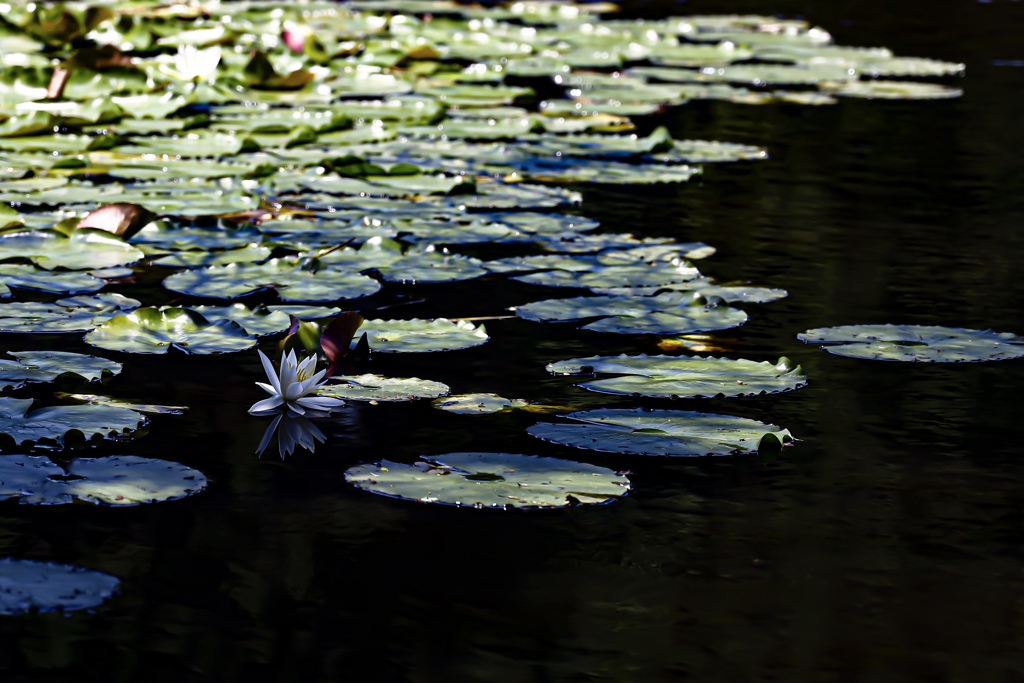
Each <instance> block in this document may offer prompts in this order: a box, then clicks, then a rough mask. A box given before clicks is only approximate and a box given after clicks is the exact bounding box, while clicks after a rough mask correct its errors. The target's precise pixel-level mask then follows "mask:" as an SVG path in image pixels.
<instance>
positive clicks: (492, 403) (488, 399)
mask: <svg viewBox="0 0 1024 683" xmlns="http://www.w3.org/2000/svg"><path fill="white" fill-rule="evenodd" d="M525 405H528V404H527V403H526V401H522V400H519V399H511V400H510V399H507V398H504V397H502V396H498V395H497V394H459V395H457V396H448V397H446V398H439V399H437V400H435V401H434V407H435V408H440V409H441V410H446V411H448V412H449V413H458V414H460V415H481V414H489V413H500V412H502V411H505V410H509V409H511V408H521V407H523V406H525Z"/></svg>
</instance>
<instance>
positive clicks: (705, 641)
mask: <svg viewBox="0 0 1024 683" xmlns="http://www.w3.org/2000/svg"><path fill="white" fill-rule="evenodd" d="M627 9H628V12H629V13H631V14H635V15H646V16H659V15H664V14H666V13H733V12H763V13H778V14H780V15H784V16H803V17H806V18H807V19H809V20H811V21H812V22H814V23H816V24H819V25H821V26H823V27H825V28H826V29H828V30H830V31H831V32H832V33H833V35H834V37H835V39H836V42H838V43H841V44H850V45H866V46H867V45H884V46H887V47H889V48H892V49H893V50H894V51H895V52H896V53H898V54H903V55H910V56H927V57H934V58H940V59H947V60H953V61H962V62H966V63H967V64H968V72H967V76H966V77H965V78H963V79H958V83H957V84H958V85H962V87H963V88H964V90H965V96H964V97H963V98H962V99H959V100H952V101H940V102H884V101H859V100H848V101H843V102H842V103H841V104H839V105H838V106H834V107H824V108H811V107H798V106H790V105H782V106H765V107H749V106H740V105H732V104H726V103H690V104H687V105H686V106H684V107H682V108H680V109H679V110H678V111H677V112H674V113H673V114H672V115H671V116H670V122H671V125H672V129H673V133H674V134H676V135H677V136H683V137H696V138H709V139H722V140H729V141H734V142H745V143H756V144H764V145H766V146H768V147H769V148H770V152H771V155H772V159H771V161H769V162H766V163H757V164H749V165H742V164H737V165H724V166H718V167H709V168H708V169H707V171H706V173H705V175H704V176H703V178H701V179H698V180H697V181H695V182H691V183H690V184H687V185H681V186H669V187H659V188H656V189H642V190H635V189H628V188H624V189H618V190H611V191H609V190H608V189H607V188H600V189H593V190H590V189H587V188H584V190H585V195H586V201H585V203H584V205H583V206H582V207H581V209H580V212H581V213H583V214H585V215H590V216H595V217H598V218H600V219H601V220H602V221H603V224H604V227H605V228H607V229H609V230H615V231H618V230H628V231H633V232H636V233H638V234H646V235H671V236H673V237H678V238H680V239H684V240H703V241H707V242H709V243H711V244H713V245H715V246H716V247H718V249H719V252H718V254H717V255H715V256H714V257H712V258H711V259H710V260H708V261H707V262H705V264H704V266H703V267H704V269H705V271H706V272H707V273H708V274H710V275H713V276H715V277H719V278H721V279H744V280H750V281H753V282H756V283H758V284H763V285H766V286H777V287H783V288H786V289H788V290H789V291H790V293H791V296H790V298H789V299H786V300H784V301H781V302H778V303H773V304H769V305H766V306H762V307H749V308H748V310H749V311H750V312H751V318H752V319H751V321H750V323H748V324H747V325H746V326H744V327H742V328H740V329H738V330H736V331H734V332H732V333H723V334H721V335H718V336H717V337H716V339H719V340H720V343H721V344H722V345H723V346H724V347H726V348H727V350H728V352H729V353H730V354H733V353H734V354H736V355H742V356H744V357H749V358H755V359H771V360H774V359H776V358H777V357H778V356H780V355H788V356H790V357H791V358H794V359H795V360H798V361H799V362H800V363H801V364H802V365H803V367H804V369H805V370H806V371H807V372H808V374H809V375H810V378H811V384H810V386H809V387H807V388H806V389H803V390H801V391H798V392H793V393H790V394H784V395H780V396H766V397H758V398H741V399H723V400H710V401H681V402H676V403H675V404H674V406H676V407H680V408H689V409H695V408H696V409H703V410H710V411H719V412H726V413H733V414H738V415H744V416H748V417H754V418H758V419H763V420H766V421H771V422H775V423H777V424H780V425H783V426H786V427H788V428H789V429H791V430H792V431H793V433H794V434H795V435H796V436H797V437H799V438H800V439H801V441H800V442H799V443H798V444H797V445H796V446H795V447H793V448H791V449H787V450H786V451H785V453H784V454H783V455H782V456H781V457H779V458H778V459H776V460H775V461H773V462H771V463H769V464H762V463H761V462H760V461H759V460H758V459H757V458H755V457H739V458H716V459H697V460H685V461H684V460H670V459H644V458H640V457H630V456H610V455H601V454H596V453H591V452H584V451H572V450H571V449H566V448H562V447H558V446H552V445H548V444H544V443H541V442H539V441H536V440H534V439H532V438H531V437H529V436H527V435H526V434H525V433H524V429H525V427H526V426H528V425H529V424H531V423H532V422H533V421H534V420H535V419H536V418H534V417H531V416H529V415H520V414H508V415H495V416H485V417H470V416H460V415H451V414H447V413H441V412H440V411H437V410H435V409H433V408H431V407H430V406H429V404H427V403H420V404H411V405H396V404H392V405H380V406H366V405H355V406H354V407H353V408H352V409H351V410H349V411H347V412H345V413H343V414H342V415H341V416H340V417H338V418H336V419H335V420H333V421H332V422H331V423H329V424H328V425H327V426H326V427H325V431H327V432H328V433H329V437H330V439H329V442H328V443H327V444H326V445H325V446H322V447H320V448H319V449H318V450H317V452H316V453H315V454H313V455H309V454H307V455H303V456H297V457H294V458H291V459H289V460H287V461H284V462H281V461H278V460H277V459H276V458H275V457H272V458H266V457H264V459H262V460H259V459H257V458H256V456H255V455H254V454H253V451H254V449H255V446H256V444H257V443H258V441H259V439H260V436H261V434H262V432H263V429H264V427H265V425H266V421H265V420H259V419H256V418H250V417H249V416H247V415H246V414H245V410H246V408H247V407H248V406H249V404H250V403H251V402H252V401H254V400H256V399H258V398H259V397H260V396H259V391H258V390H257V389H256V388H255V387H254V386H253V384H252V382H253V381H255V380H256V379H258V378H259V375H260V370H259V367H258V363H257V361H256V358H255V357H250V355H249V354H244V356H245V357H244V358H243V357H235V358H225V359H210V358H205V359H204V358H182V357H167V358H158V359H143V360H139V359H138V358H137V357H132V359H131V363H130V364H129V365H128V366H127V367H126V372H125V374H124V375H123V376H122V377H120V378H118V379H116V380H115V381H114V382H113V383H112V384H111V387H110V390H111V392H112V393H115V394H116V395H120V396H130V397H132V398H136V399H139V400H145V401H149V402H159V403H181V404H186V405H190V406H192V410H191V412H189V413H188V414H187V415H186V416H184V417H161V418H157V419H156V420H154V423H153V425H152V426H151V428H150V432H149V434H148V435H147V436H145V437H144V438H141V439H139V440H137V441H135V442H133V443H130V444H126V445H114V446H104V447H103V451H104V453H103V454H107V453H112V452H124V453H136V454H139V455H147V456H155V457H163V458H167V459H171V460H177V461H180V462H184V463H187V464H189V465H192V466H195V467H198V468H200V469H202V470H203V471H204V472H206V473H207V475H208V476H209V477H210V479H211V486H210V488H209V490H208V491H207V492H206V493H204V494H202V495H200V496H196V497H194V498H192V499H189V500H187V501H181V502H176V503H167V504H163V505H155V506H150V507H144V508H137V509H131V510H112V509H106V508H91V507H88V506H75V507H72V508H68V507H58V508H51V509H40V508H32V507H28V506H16V505H15V506H10V505H5V506H2V507H0V556H4V555H17V556H22V557H31V558H36V559H45V560H55V561H60V562H68V563H74V564H79V565H83V566H87V567H91V568H95V569H99V570H102V571H106V572H109V573H112V574H115V575H117V576H119V577H120V578H121V579H122V580H123V587H122V594H121V595H120V596H119V597H117V598H115V599H114V600H112V601H110V602H109V603H107V604H106V605H104V606H103V607H101V608H99V609H97V610H96V611H95V613H93V614H90V613H76V614H73V615H70V616H68V617H63V616H60V615H37V616H28V617H18V618H3V619H2V620H0V672H2V674H3V680H4V681H8V680H12V681H34V682H36V681H37V682H46V681H70V680H76V681H93V680H103V681H109V682H112V683H117V682H122V681H139V680H145V681H153V682H164V681H167V682H174V683H179V682H186V681H216V680H243V679H245V680H280V681H339V680H353V681H378V680H379V681H415V682H433V681H458V682H462V681H467V682H477V681H479V682H494V681H500V682H502V683H520V682H523V683H528V682H530V683H532V682H549V681H551V682H555V681H558V682H561V681H566V682H575V681H638V682H651V683H654V682H658V681H680V680H694V681H770V680H786V681H865V682H866V681H871V682H872V683H884V682H888V681H907V682H915V683H920V682H924V681H936V682H938V681H942V682H945V681H964V682H971V683H980V682H987V681H998V682H1000V683H1011V682H1016V681H1024V651H1022V650H1024V547H1022V543H1024V512H1022V509H1024V508H1022V505H1024V486H1022V482H1024V459H1022V457H1021V456H1022V453H1021V446H1020V444H1021V437H1020V426H1021V423H1022V420H1021V408H1022V406H1024V402H1022V400H1021V390H1022V386H1024V361H1008V362H1001V363H991V364H969V365H952V366H937V365H909V364H895V363H873V362H869V361H858V360H854V359H844V358H840V357H836V356H831V355H828V354H826V353H824V352H822V351H819V350H817V349H814V348H812V347H805V346H803V345H802V344H800V343H799V342H797V341H796V340H795V338H794V335H795V334H796V333H797V332H799V331H801V330H804V329H807V328H809V327H817V326H825V325H834V324H846V323H861V322H894V323H923V324H942V325H951V326H963V327H977V328H987V327H992V328H996V329H999V330H1004V331H1011V332H1016V333H1024V320H1022V319H1021V315H1020V311H1021V306H1022V304H1024V285H1022V284H1021V266H1020V264H1021V263H1022V259H1024V230H1022V229H1024V192H1022V189H1024V161H1022V159H1021V154H1022V152H1024V125H1022V121H1024V96H1022V92H1024V91H1022V88H1024V68H1019V67H1014V66H1007V65H1005V64H1006V63H1007V60H1009V61H1011V62H1012V61H1013V60H1024V2H1012V1H1007V0H993V1H992V2H989V3H976V2H970V1H968V0H928V1H924V0H916V1H903V2H895V1H893V0H860V1H858V2H852V1H845V0H819V1H817V2H808V1H805V2H794V1H792V0H774V1H772V2H767V1H762V0H758V1H754V0H750V1H746V2H744V1H740V0H731V1H728V2H725V1H718V2H713V1H711V0H707V1H700V0H694V1H691V2H687V3H679V4H676V3H658V2H650V3H643V2H640V3H633V4H630V5H629V7H628V8H627ZM396 291H397V290H396ZM410 291H411V290H410ZM553 293H554V292H552V290H546V289H543V288H540V287H528V286H518V287H515V288H509V287H508V285H506V284H503V283H502V282H500V281H498V280H495V281H494V282H489V283H482V284H481V283H472V284H466V285H461V286H460V285H452V286H446V287H438V288H436V289H428V290H426V298H427V299H428V301H429V303H428V304H423V305H421V306H419V307H411V308H410V309H408V310H407V311H403V313H404V314H406V315H414V314H415V315H460V316H471V315H496V314H500V313H501V312H502V311H501V308H502V306H505V305H511V304H516V303H525V302H527V301H531V300H535V299H539V298H545V297H546V296H549V295H552V294H553ZM147 303H149V302H147ZM153 303H160V302H153ZM413 309H415V310H413ZM488 330H489V332H490V333H491V335H492V337H493V339H492V341H491V342H490V343H489V344H488V345H486V346H485V347H481V348H478V349H474V350H469V351H463V352H457V353H451V354H433V355H415V354H414V355H410V356H408V357H398V358H384V359H381V360H375V361H374V362H373V366H372V370H373V371H375V372H379V373H381V374H390V375H397V376H420V377H426V378H430V379H436V380H441V381H444V382H447V383H448V384H450V385H451V386H452V389H453V392H460V393H461V392H468V391H493V392H497V393H500V394H502V395H505V396H522V397H523V398H528V399H533V400H542V401H548V402H553V403H566V404H572V405H578V406H580V407H584V406H596V405H602V404H606V405H618V406H632V405H636V404H637V401H635V400H633V399H617V398H614V397H602V396H599V395H596V394H590V393H587V392H583V391H582V390H580V389H575V388H573V387H572V386H571V384H570V383H569V382H568V381H566V380H565V378H552V377H549V376H548V375H547V374H546V373H545V372H544V370H543V366H544V364H545V363H546V362H550V361H552V360H557V359H561V358H569V357H572V356H576V355H587V354H592V353H612V352H615V353H617V352H653V351H655V349H654V347H653V345H652V343H651V342H650V341H649V340H645V339H643V338H639V337H638V338H629V337H618V336H616V337H614V338H609V337H608V336H601V335H597V334H587V333H583V332H578V331H576V330H574V329H571V327H570V328H569V329H565V328H561V327H558V328H554V329H552V328H550V327H546V326H540V325H536V324H533V323H528V322H524V321H518V320H507V321H494V322H491V323H488ZM0 341H3V342H4V344H6V346H7V347H9V348H16V347H17V346H18V344H17V343H15V341H12V340H6V339H5V340H0ZM74 349H78V346H77V342H76V345H75V346H74ZM80 350H85V348H84V347H83V348H82V349H80ZM639 403H640V404H641V405H650V406H665V405H666V404H665V403H664V402H658V401H647V402H644V401H640V402H639ZM454 450H502V451H511V452H527V453H538V454H545V455H556V456H561V457H569V458H575V459H579V460H585V461H588V462H593V463H597V464H603V465H607V466H611V467H613V468H616V469H630V470H632V472H633V474H632V479H633V482H634V485H635V491H634V492H633V493H632V494H631V495H630V496H629V497H627V498H626V499H624V500H623V501H620V502H617V503H615V504H612V505H609V506H606V507H602V508H594V509H578V510H568V511H564V512H561V511H559V512H547V513H512V512H506V513H500V512H490V511H472V510H459V509H452V508H444V507H435V506H426V505H416V504H412V503H403V502H401V501H393V500H388V499H384V498H380V497H376V496H372V495H370V494H366V493H363V492H361V491H358V490H355V489H352V488H350V487H349V486H347V485H346V484H345V483H344V482H343V480H342V472H343V471H344V469H345V468H347V467H348V466H350V465H352V464H355V463H358V462H363V461H367V460H373V459H379V458H382V457H387V458H392V459H403V458H412V457H415V456H417V455H419V454H436V453H444V452H448V451H454Z"/></svg>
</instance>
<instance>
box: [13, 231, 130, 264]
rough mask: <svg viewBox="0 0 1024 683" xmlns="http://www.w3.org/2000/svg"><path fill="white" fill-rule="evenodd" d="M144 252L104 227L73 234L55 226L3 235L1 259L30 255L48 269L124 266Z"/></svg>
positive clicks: (34, 260) (28, 257) (36, 262)
mask: <svg viewBox="0 0 1024 683" xmlns="http://www.w3.org/2000/svg"><path fill="white" fill-rule="evenodd" d="M143 256H144V254H143V253H142V252H141V251H139V250H138V249H136V248H135V247H133V246H132V245H130V244H128V243H127V242H125V241H123V240H121V239H120V238H118V237H115V236H113V235H111V234H110V233H109V232H103V231H102V230H90V229H84V230H75V231H74V232H72V233H71V236H70V237H66V236H64V235H63V234H61V233H59V232H56V231H54V230H23V231H22V230H19V231H11V232H5V233H3V234H2V235H0V260H4V259H12V258H27V259H29V260H31V261H32V262H33V263H35V264H36V265H37V266H39V267H40V268H46V269H47V270H52V269H54V268H67V269H68V270H91V269H99V268H111V267H113V266H125V265H128V264H130V263H135V262H136V261H138V260H140V259H141V258H142V257H143Z"/></svg>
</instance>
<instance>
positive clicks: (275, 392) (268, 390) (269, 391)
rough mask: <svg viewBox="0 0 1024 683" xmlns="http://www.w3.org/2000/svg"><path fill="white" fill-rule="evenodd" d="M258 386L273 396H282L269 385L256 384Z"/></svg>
mask: <svg viewBox="0 0 1024 683" xmlns="http://www.w3.org/2000/svg"><path fill="white" fill-rule="evenodd" d="M256 386H258V387H259V388H260V389H262V390H263V391H265V392H267V393H268V394H270V395H271V396H280V394H279V393H278V391H277V389H275V388H274V387H272V386H270V385H269V384H264V383H263V382H256Z"/></svg>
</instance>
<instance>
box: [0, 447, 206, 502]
mask: <svg viewBox="0 0 1024 683" xmlns="http://www.w3.org/2000/svg"><path fill="white" fill-rule="evenodd" d="M206 485H207V480H206V476H204V475H203V473H202V472H200V471H198V470H195V469H192V468H191V467H186V466H185V465H180V464H178V463H176V462H169V461H167V460H154V459H152V458H142V457H139V456H137V455H115V456H110V457H105V458H78V459H76V460H72V461H71V463H70V464H69V465H67V466H66V468H62V467H61V466H59V465H57V464H55V463H53V462H52V461H51V460H49V459H48V458H44V457H41V456H32V455H4V456H0V500H8V499H12V498H16V499H18V501H19V502H21V503H23V504H30V505H61V504H66V503H71V502H72V501H74V500H81V501H85V502H87V503H95V504H98V505H109V506H117V507H122V506H132V505H140V504H143V503H159V502H163V501H168V500H178V499H181V498H186V497H188V496H191V495H193V494H195V493H198V492H199V491H202V490H203V489H205V488H206Z"/></svg>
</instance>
